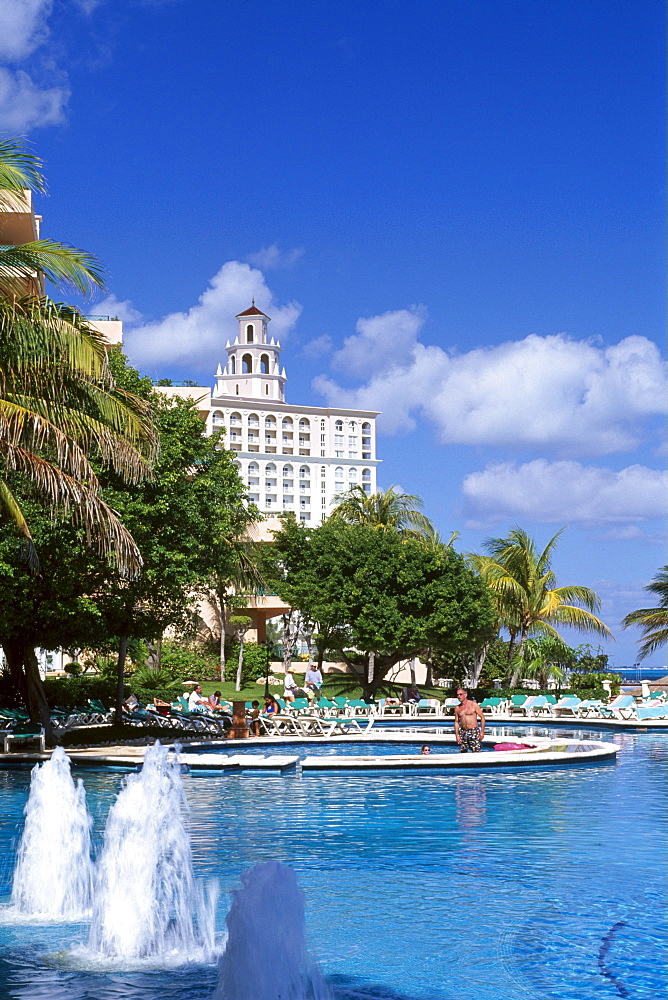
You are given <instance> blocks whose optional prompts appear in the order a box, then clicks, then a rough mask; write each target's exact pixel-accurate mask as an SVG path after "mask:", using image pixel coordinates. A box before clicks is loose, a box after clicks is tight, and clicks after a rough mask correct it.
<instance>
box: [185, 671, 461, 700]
mask: <svg viewBox="0 0 668 1000" xmlns="http://www.w3.org/2000/svg"><path fill="white" fill-rule="evenodd" d="M292 676H293V677H294V679H295V681H296V682H297V685H299V686H301V685H303V683H304V674H303V673H297V671H295V670H293V672H292ZM403 687H404V685H403V684H390V683H384V684H382V685H381V686H380V688H379V690H378V692H377V697H378V698H387V697H390V698H400V697H401V689H402V688H403ZM185 690H186V688H184V691H185ZM187 690H188V691H192V687H191V686H188V689H187ZM322 690H323V694H324V695H325V696H326V697H327V698H335V697H338V696H344V697H346V698H351V699H355V698H361V697H362V688H361V686H360V685H359V684H358V682H357V681H356V679H355V678H354V677H350V676H348V675H346V674H325V677H324V684H323V689H322ZM214 691H220V694H221V698H222V699H223V700H224V701H234V699H235V698H236V699H237V700H239V701H259V702H260V704H262V696H263V694H264V684H255V683H253V684H250V685H248V686H247V687H245V688H242V690H241V691H235V690H234V683H233V682H232V681H225V682H224V683H222V684H221V682H220V681H202V693H203V694H204V695H205V696H206V697H208V696H209V695H210V694H213V692H214ZM269 691H270V692H271V694H273V695H275V696H276V697H277V698H280V697H282V695H283V680H282V679H281V683H280V684H270V685H269ZM420 694H421V695H422V697H423V698H438V699H439V701H443V699H444V698H445V697H446V696H447V693H446V691H444V689H443V688H438V687H433V688H432V687H426V686H424V685H420Z"/></svg>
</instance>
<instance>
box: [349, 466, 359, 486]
mask: <svg viewBox="0 0 668 1000" xmlns="http://www.w3.org/2000/svg"><path fill="white" fill-rule="evenodd" d="M348 482H349V483H356V482H357V469H354V468H353V469H349V470H348Z"/></svg>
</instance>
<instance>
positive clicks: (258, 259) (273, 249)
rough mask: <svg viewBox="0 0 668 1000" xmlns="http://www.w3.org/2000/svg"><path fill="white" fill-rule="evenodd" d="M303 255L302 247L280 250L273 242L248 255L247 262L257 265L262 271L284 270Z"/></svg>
mask: <svg viewBox="0 0 668 1000" xmlns="http://www.w3.org/2000/svg"><path fill="white" fill-rule="evenodd" d="M303 256H304V249H303V247H295V248H294V249H292V250H280V249H279V248H278V246H277V245H276V244H275V243H272V245H271V246H270V247H262V248H261V249H260V250H258V252H257V253H251V254H249V255H248V263H249V264H252V265H253V266H254V267H259V268H260V270H262V271H276V270H279V269H281V270H286V269H287V268H290V267H293V266H294V265H295V264H296V263H297V261H298V260H299V258H300V257H303Z"/></svg>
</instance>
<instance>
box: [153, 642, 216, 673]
mask: <svg viewBox="0 0 668 1000" xmlns="http://www.w3.org/2000/svg"><path fill="white" fill-rule="evenodd" d="M162 671H167V672H168V673H169V675H170V677H171V679H172V680H183V681H188V680H191V681H215V680H218V678H219V677H220V666H219V664H218V661H217V660H216V658H215V657H214V656H212V655H210V654H208V653H205V652H203V651H202V650H201V649H200V648H198V647H197V646H195V645H186V644H183V643H178V642H174V641H173V640H167V639H166V640H164V641H163V643H162V656H161V658H160V671H158V672H162Z"/></svg>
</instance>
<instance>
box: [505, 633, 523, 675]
mask: <svg viewBox="0 0 668 1000" xmlns="http://www.w3.org/2000/svg"><path fill="white" fill-rule="evenodd" d="M525 638H526V636H525V635H522V637H521V638H520V641H519V643H518V642H517V632H511V633H510V642H509V643H508V667H507V673H506V679H508V675H510V679H508V686H509V687H517V681H518V679H519V676H520V671H521V669H522V664H521V663H519V661H518V666H516V667H515V669H512V667H511V663H512V662H513V657H514V656H515V655H516V654H515V647H516V646H517V653H519V651H520V649H521V648H522V643H523V642H524V640H525Z"/></svg>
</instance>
